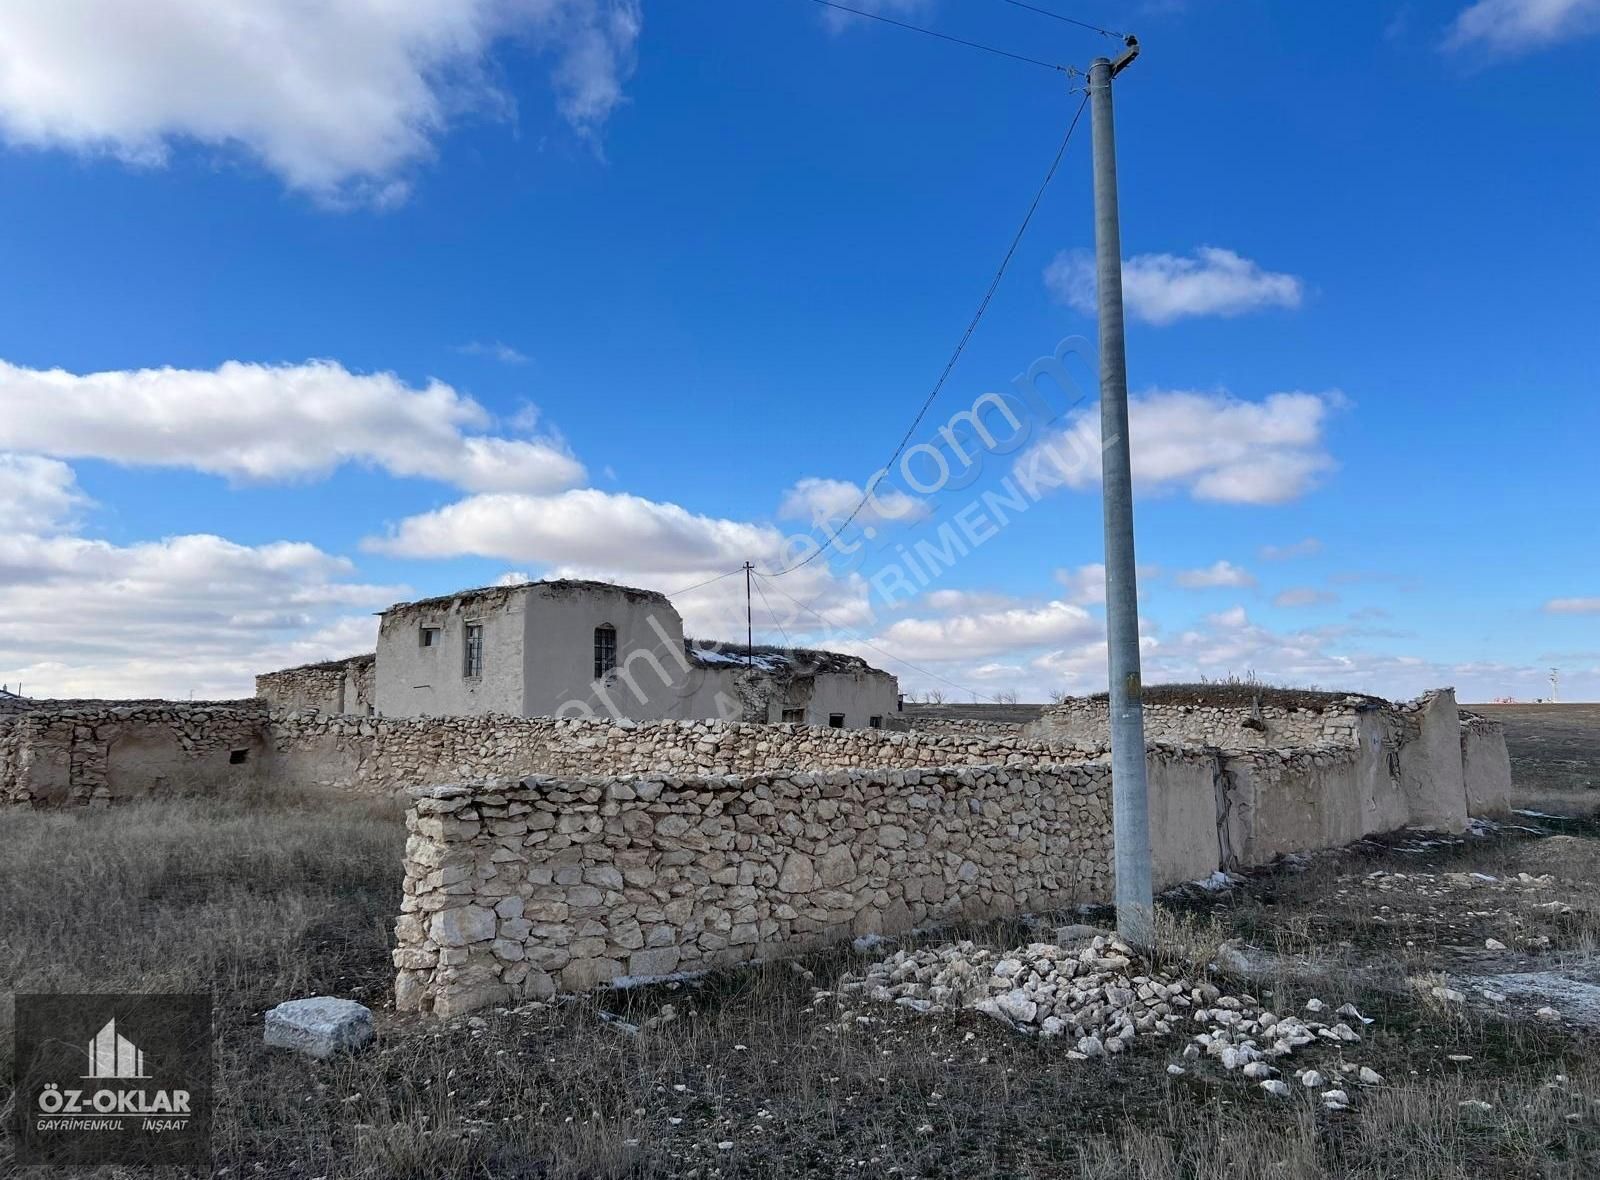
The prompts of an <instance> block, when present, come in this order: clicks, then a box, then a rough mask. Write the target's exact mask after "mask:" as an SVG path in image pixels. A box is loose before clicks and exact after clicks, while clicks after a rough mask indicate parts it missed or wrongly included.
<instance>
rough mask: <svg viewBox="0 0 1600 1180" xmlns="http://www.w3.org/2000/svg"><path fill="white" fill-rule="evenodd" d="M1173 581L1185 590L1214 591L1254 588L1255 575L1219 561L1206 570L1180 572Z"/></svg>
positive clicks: (1230, 563)
mask: <svg viewBox="0 0 1600 1180" xmlns="http://www.w3.org/2000/svg"><path fill="white" fill-rule="evenodd" d="M1173 581H1175V582H1177V583H1178V585H1180V586H1182V587H1183V588H1184V589H1185V590H1213V589H1216V588H1218V587H1221V586H1254V585H1255V584H1256V579H1255V575H1254V574H1252V573H1251V572H1250V571H1249V570H1247V569H1241V568H1240V567H1239V566H1236V565H1234V564H1233V563H1232V562H1231V561H1217V562H1213V563H1212V564H1211V565H1208V566H1206V567H1205V568H1204V569H1197V570H1179V571H1178V572H1177V573H1176V574H1174V575H1173Z"/></svg>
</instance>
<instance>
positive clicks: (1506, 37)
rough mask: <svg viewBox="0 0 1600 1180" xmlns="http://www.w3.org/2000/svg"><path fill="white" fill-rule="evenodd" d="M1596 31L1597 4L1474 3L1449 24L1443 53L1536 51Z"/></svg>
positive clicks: (1562, 0) (1599, 20)
mask: <svg viewBox="0 0 1600 1180" xmlns="http://www.w3.org/2000/svg"><path fill="white" fill-rule="evenodd" d="M1597 29H1600V0H1478V3H1476V4H1473V5H1471V6H1469V7H1468V8H1466V9H1464V10H1463V11H1462V12H1461V13H1460V14H1459V15H1458V16H1457V17H1456V19H1455V20H1454V21H1453V22H1451V25H1450V31H1449V32H1448V33H1447V34H1446V35H1445V47H1446V48H1447V49H1465V48H1468V47H1471V46H1481V47H1483V48H1485V49H1487V50H1489V51H1490V52H1492V53H1499V54H1510V53H1520V52H1524V51H1526V50H1530V49H1540V48H1543V47H1544V46H1546V45H1552V44H1554V43H1555V42H1557V41H1561V40H1564V39H1566V38H1568V37H1579V36H1583V35H1585V34H1587V33H1593V32H1594V31H1596V30H1597Z"/></svg>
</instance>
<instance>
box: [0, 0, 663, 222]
mask: <svg viewBox="0 0 1600 1180" xmlns="http://www.w3.org/2000/svg"><path fill="white" fill-rule="evenodd" d="M639 21H640V10H639V4H638V0H426V2H417V3H401V4H395V3H376V4H375V3H372V2H371V0H320V2H319V3H315V4H305V3H298V2H296V0H226V2H225V3H214V2H208V0H142V2H140V3H134V4H130V3H126V2H124V0H72V2H71V3H38V2H36V0H0V137H3V138H4V139H6V140H8V141H9V142H11V143H13V144H17V145H24V146H31V147H52V148H55V147H59V148H67V149H71V150H75V151H81V152H105V153H109V154H111V155H114V156H117V157H120V158H122V159H125V160H128V161H131V162H135V163H138V164H145V165H153V164H159V163H161V162H163V161H164V160H165V159H166V157H167V155H168V154H169V152H170V150H171V148H172V147H173V146H174V145H175V144H178V143H182V142H186V141H188V142H195V143H200V144H204V145H207V146H209V147H213V148H223V149H242V150H243V151H244V152H245V153H247V154H248V155H250V156H253V157H255V158H257V159H259V160H260V161H261V162H262V163H263V164H264V165H265V166H266V167H267V168H269V169H270V170H271V171H273V172H274V173H276V174H277V175H278V176H280V177H281V178H282V179H283V181H284V183H285V184H287V185H288V186H289V187H291V188H294V189H298V190H301V191H304V192H308V193H311V194H313V195H314V196H316V197H319V198H321V199H325V200H330V201H336V202H343V201H351V200H360V201H367V202H373V203H378V204H386V203H392V202H394V201H395V200H398V199H401V198H403V197H404V195H405V191H406V177H407V174H408V172H409V171H410V170H411V168H412V167H413V166H414V165H415V164H416V163H417V162H418V161H421V160H424V159H426V158H427V157H428V156H429V155H431V153H432V151H433V145H434V143H435V141H436V140H437V139H438V137H439V136H440V135H441V134H442V132H443V131H444V129H445V127H446V126H447V125H448V124H449V122H450V121H451V120H452V119H453V118H455V117H457V116H459V115H461V114H463V113H465V112H467V111H469V110H477V111H490V112H495V113H505V112H508V111H509V110H510V103H511V100H510V98H509V97H508V96H507V95H506V94H505V93H504V92H503V91H501V90H500V89H498V88H497V87H496V86H495V84H494V82H493V80H492V73H493V67H492V64H491V62H490V60H489V55H490V52H491V49H492V48H493V46H494V45H495V43H496V42H497V41H499V40H502V39H509V38H515V39H517V40H520V41H522V42H523V43H525V44H528V45H530V46H532V47H533V48H535V49H536V50H538V51H540V52H543V53H545V54H547V55H548V56H549V57H550V58H551V59H552V61H553V66H552V84H553V87H554V91H555V95H556V101H557V105H558V106H559V108H560V110H561V112H562V114H563V115H564V116H565V117H566V118H567V120H568V121H569V122H570V123H571V124H572V125H573V126H574V127H575V128H577V129H578V131H579V132H580V133H582V134H585V135H592V134H593V133H595V132H596V131H597V130H598V128H599V127H600V126H601V125H602V124H603V123H604V122H605V120H606V118H607V116H608V115H609V114H610V113H611V112H612V111H613V110H614V109H615V108H616V106H617V105H618V104H619V103H620V102H621V101H622V86H623V83H624V82H625V81H626V80H627V78H628V77H629V76H630V75H631V73H632V72H633V67H634V51H635V46H636V43H637V41H638V37H639Z"/></svg>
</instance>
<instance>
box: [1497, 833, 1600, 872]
mask: <svg viewBox="0 0 1600 1180" xmlns="http://www.w3.org/2000/svg"><path fill="white" fill-rule="evenodd" d="M1517 867H1518V868H1519V869H1520V870H1521V871H1523V872H1525V873H1532V874H1533V875H1534V876H1541V875H1543V874H1545V873H1549V874H1550V875H1551V876H1553V877H1556V878H1558V879H1559V880H1562V881H1589V882H1593V881H1600V841H1595V840H1585V839H1582V838H1581V837H1578V836H1548V837H1546V838H1545V839H1543V840H1536V841H1534V842H1533V843H1531V844H1529V845H1528V846H1527V847H1526V848H1524V849H1523V850H1522V852H1521V855H1520V856H1519V857H1518V858H1517Z"/></svg>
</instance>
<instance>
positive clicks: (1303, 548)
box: [1260, 537, 1322, 561]
mask: <svg viewBox="0 0 1600 1180" xmlns="http://www.w3.org/2000/svg"><path fill="white" fill-rule="evenodd" d="M1321 552H1322V542H1321V541H1319V540H1317V538H1315V537H1306V538H1305V539H1304V540H1301V541H1295V542H1294V543H1292V544H1289V545H1263V546H1261V549H1260V553H1261V560H1263V561H1292V560H1293V559H1294V558H1297V557H1315V556H1316V555H1317V554H1319V553H1321Z"/></svg>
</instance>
